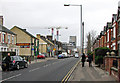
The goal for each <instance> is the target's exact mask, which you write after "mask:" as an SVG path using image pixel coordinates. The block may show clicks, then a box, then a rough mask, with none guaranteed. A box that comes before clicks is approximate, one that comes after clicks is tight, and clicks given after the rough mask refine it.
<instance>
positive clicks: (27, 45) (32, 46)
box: [11, 26, 39, 60]
mask: <svg viewBox="0 0 120 83" xmlns="http://www.w3.org/2000/svg"><path fill="white" fill-rule="evenodd" d="M11 31H12V32H14V33H15V34H17V43H16V45H17V46H18V47H19V55H20V56H22V57H26V59H27V60H28V59H34V57H35V56H37V55H38V54H39V40H38V39H37V38H36V37H34V36H33V35H32V34H30V33H29V32H28V31H27V30H26V29H22V28H20V27H17V26H14V27H13V28H12V29H11Z"/></svg>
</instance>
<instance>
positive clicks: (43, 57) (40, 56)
mask: <svg viewBox="0 0 120 83" xmlns="http://www.w3.org/2000/svg"><path fill="white" fill-rule="evenodd" d="M37 59H45V55H44V54H39V55H37Z"/></svg>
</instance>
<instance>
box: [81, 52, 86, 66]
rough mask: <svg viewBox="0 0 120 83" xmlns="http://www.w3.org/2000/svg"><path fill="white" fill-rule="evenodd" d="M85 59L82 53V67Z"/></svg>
mask: <svg viewBox="0 0 120 83" xmlns="http://www.w3.org/2000/svg"><path fill="white" fill-rule="evenodd" d="M85 59H86V57H85V54H84V53H83V55H82V67H84V63H85Z"/></svg>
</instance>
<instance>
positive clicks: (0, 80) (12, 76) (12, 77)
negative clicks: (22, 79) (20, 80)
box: [0, 74, 22, 83]
mask: <svg viewBox="0 0 120 83" xmlns="http://www.w3.org/2000/svg"><path fill="white" fill-rule="evenodd" d="M20 75H22V74H18V75H15V76H11V77H9V78H6V79H3V80H0V83H1V82H3V81H6V80H10V79H12V78H15V77H18V76H20Z"/></svg>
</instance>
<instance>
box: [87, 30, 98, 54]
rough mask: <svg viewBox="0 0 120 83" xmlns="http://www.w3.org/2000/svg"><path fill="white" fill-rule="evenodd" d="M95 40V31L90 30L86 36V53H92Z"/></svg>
mask: <svg viewBox="0 0 120 83" xmlns="http://www.w3.org/2000/svg"><path fill="white" fill-rule="evenodd" d="M95 39H96V31H94V30H91V31H90V32H88V34H87V53H88V52H91V51H92V48H93V43H94V41H95Z"/></svg>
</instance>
